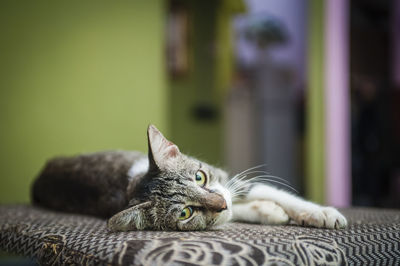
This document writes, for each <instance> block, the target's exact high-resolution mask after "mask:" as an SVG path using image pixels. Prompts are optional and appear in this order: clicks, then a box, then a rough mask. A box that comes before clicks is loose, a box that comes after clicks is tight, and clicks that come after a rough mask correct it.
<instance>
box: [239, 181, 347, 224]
mask: <svg viewBox="0 0 400 266" xmlns="http://www.w3.org/2000/svg"><path fill="white" fill-rule="evenodd" d="M246 200H247V201H254V200H268V201H273V202H275V203H276V204H278V205H279V206H280V207H282V209H283V210H284V211H285V212H286V213H287V215H288V216H289V217H290V219H292V220H293V221H295V222H296V223H297V224H299V225H305V226H314V227H322V228H337V229H338V228H344V227H346V225H347V220H346V218H345V217H344V216H343V215H342V214H341V213H340V212H339V211H338V210H336V209H335V208H332V207H324V206H320V205H318V204H315V203H312V202H309V201H305V200H303V199H301V198H299V197H296V196H294V195H292V194H290V193H288V192H286V191H282V190H279V189H277V188H274V187H272V186H268V185H264V184H257V185H254V186H253V187H252V188H251V189H250V190H249V192H248V194H247V195H246Z"/></svg>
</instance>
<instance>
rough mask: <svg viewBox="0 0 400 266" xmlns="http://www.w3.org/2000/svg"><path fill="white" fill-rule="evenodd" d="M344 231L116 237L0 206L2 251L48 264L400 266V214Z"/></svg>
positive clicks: (357, 213)
mask: <svg viewBox="0 0 400 266" xmlns="http://www.w3.org/2000/svg"><path fill="white" fill-rule="evenodd" d="M342 211H343V213H344V214H345V216H346V217H347V218H348V219H349V222H350V225H349V227H348V228H347V229H345V230H330V229H317V228H304V227H299V226H295V225H286V226H266V225H255V224H242V223H231V224H227V225H225V226H224V228H222V229H220V230H214V231H201V232H157V231H136V232H119V233H110V232H108V231H107V228H106V222H105V220H102V219H98V218H93V217H88V216H83V215H71V214H64V213H57V212H53V211H48V210H44V209H40V208H37V207H32V206H27V205H17V206H2V207H0V249H2V250H4V251H7V252H11V253H15V254H20V255H24V256H29V257H33V258H35V259H36V260H37V261H38V262H39V263H40V264H43V265H59V264H66V265H70V264H75V265H76V264H78V265H104V264H107V265H263V264H264V265H372V264H373V265H400V247H399V245H400V210H383V209H362V208H353V209H345V210H342Z"/></svg>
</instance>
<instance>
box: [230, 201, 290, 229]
mask: <svg viewBox="0 0 400 266" xmlns="http://www.w3.org/2000/svg"><path fill="white" fill-rule="evenodd" d="M233 220H235V221H242V222H251V223H259V224H287V223H288V222H289V216H288V215H287V214H286V212H285V211H284V210H283V209H282V208H281V207H280V206H279V205H277V204H276V203H275V202H272V201H266V200H254V201H250V202H246V203H235V204H234V205H233Z"/></svg>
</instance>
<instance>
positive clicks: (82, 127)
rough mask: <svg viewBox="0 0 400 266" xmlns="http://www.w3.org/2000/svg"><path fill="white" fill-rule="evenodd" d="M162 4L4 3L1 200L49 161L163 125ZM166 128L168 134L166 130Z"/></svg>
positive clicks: (135, 142) (11, 198)
mask: <svg viewBox="0 0 400 266" xmlns="http://www.w3.org/2000/svg"><path fill="white" fill-rule="evenodd" d="M164 8H165V7H164V1H161V0H160V1H149V0H147V1H129V2H128V1H127V2H123V3H122V2H119V1H107V2H105V1H104V2H103V1H96V2H78V1H65V2H57V3H56V2H51V1H1V2H0V34H1V36H0V203H10V202H27V201H28V200H29V187H30V183H31V182H32V180H33V178H34V176H35V175H36V174H37V172H38V171H39V170H40V168H41V167H42V165H43V164H44V162H45V160H46V159H47V158H49V157H51V156H54V155H64V154H66V155H69V154H76V153H81V152H91V151H97V150H103V149H115V148H121V149H137V150H143V151H145V150H146V148H147V147H146V141H145V136H146V127H147V125H148V123H150V122H151V123H154V124H156V125H157V126H158V127H159V128H160V129H161V130H162V131H165V130H166V131H167V133H168V128H167V125H168V123H167V113H166V112H167V104H166V101H167V97H168V95H167V92H166V77H165V74H164V62H163V60H164V59H163V57H164V55H163V52H164V50H163V49H164V47H163V43H164V42H163V41H164V40H163V36H164V14H165V10H164ZM166 135H168V134H166Z"/></svg>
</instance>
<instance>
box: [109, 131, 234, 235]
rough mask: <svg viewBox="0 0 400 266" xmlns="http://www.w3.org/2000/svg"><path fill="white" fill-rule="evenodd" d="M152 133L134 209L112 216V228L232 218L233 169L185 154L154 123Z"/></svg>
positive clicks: (184, 225) (209, 223)
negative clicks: (230, 188)
mask: <svg viewBox="0 0 400 266" xmlns="http://www.w3.org/2000/svg"><path fill="white" fill-rule="evenodd" d="M147 136H148V144H149V155H148V156H149V170H148V172H147V174H146V175H145V176H144V177H143V178H142V179H140V181H139V183H138V184H136V185H135V187H134V191H133V193H132V195H134V198H133V199H131V201H130V206H131V207H130V208H128V209H126V210H123V211H121V212H119V213H117V214H116V215H114V216H113V217H111V218H110V220H109V221H108V227H109V229H110V230H112V231H127V230H143V229H154V230H204V229H208V228H212V227H215V226H217V225H220V224H223V223H225V222H226V221H228V220H229V219H230V218H231V216H232V200H231V195H230V193H229V191H228V190H227V189H226V188H224V187H223V184H224V183H225V182H226V180H227V177H228V176H227V173H226V172H224V171H223V170H221V169H218V168H215V167H213V166H210V165H208V164H206V163H204V162H201V161H199V160H197V159H194V158H192V157H189V156H186V155H184V154H182V153H181V152H180V151H179V148H178V146H176V145H175V144H173V143H172V142H170V141H168V140H167V139H166V138H165V137H164V136H163V135H162V134H161V132H160V131H158V129H157V128H156V127H154V126H152V125H150V126H149V128H148V130H147Z"/></svg>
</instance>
